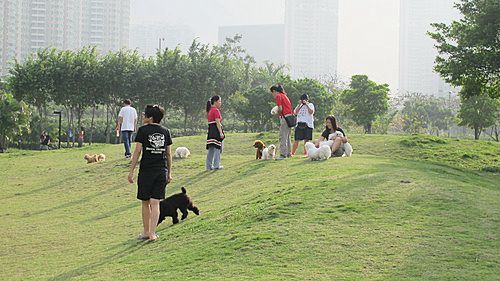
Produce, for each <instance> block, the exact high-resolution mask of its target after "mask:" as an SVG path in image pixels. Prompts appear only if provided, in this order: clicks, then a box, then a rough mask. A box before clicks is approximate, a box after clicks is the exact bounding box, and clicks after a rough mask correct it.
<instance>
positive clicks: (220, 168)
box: [214, 166, 224, 170]
mask: <svg viewBox="0 0 500 281" xmlns="http://www.w3.org/2000/svg"><path fill="white" fill-rule="evenodd" d="M222 169H224V166H219V167H218V168H214V170H222Z"/></svg>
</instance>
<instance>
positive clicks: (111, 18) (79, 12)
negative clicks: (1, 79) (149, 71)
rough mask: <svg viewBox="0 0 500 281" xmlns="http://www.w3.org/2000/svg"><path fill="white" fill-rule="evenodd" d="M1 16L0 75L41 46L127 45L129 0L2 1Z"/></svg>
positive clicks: (104, 50)
mask: <svg viewBox="0 0 500 281" xmlns="http://www.w3.org/2000/svg"><path fill="white" fill-rule="evenodd" d="M0 16H1V17H0V19H1V20H0V28H1V29H0V48H1V49H0V62H1V65H0V76H1V75H5V74H6V73H7V72H8V67H9V62H11V61H12V60H13V59H14V58H16V59H18V60H21V59H23V58H26V57H27V56H29V55H30V54H32V53H34V52H36V51H37V50H39V49H42V48H47V47H55V48H58V49H69V50H75V49H78V48H81V47H83V46H86V45H94V46H96V48H97V50H98V51H99V52H100V53H107V52H109V51H112V50H118V49H120V48H123V47H128V34H129V18H130V0H2V1H0Z"/></svg>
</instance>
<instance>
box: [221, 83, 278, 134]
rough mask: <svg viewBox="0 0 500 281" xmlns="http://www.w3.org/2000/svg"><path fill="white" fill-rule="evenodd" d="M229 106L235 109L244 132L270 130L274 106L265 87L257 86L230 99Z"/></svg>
mask: <svg viewBox="0 0 500 281" xmlns="http://www.w3.org/2000/svg"><path fill="white" fill-rule="evenodd" d="M229 102H230V104H232V105H234V106H235V107H237V109H236V113H237V117H238V118H239V119H240V120H241V121H242V122H243V123H244V124H245V131H246V130H250V131H253V132H256V131H265V130H269V129H271V128H270V126H271V125H272V124H273V118H276V117H275V116H273V115H271V108H273V106H274V101H273V100H272V95H271V94H270V93H269V88H268V87H267V86H257V87H254V88H251V89H249V90H247V91H245V92H243V93H240V92H238V93H236V94H235V95H233V96H232V97H231V98H230V101H229Z"/></svg>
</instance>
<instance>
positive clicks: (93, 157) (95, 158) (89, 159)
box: [83, 154, 106, 164]
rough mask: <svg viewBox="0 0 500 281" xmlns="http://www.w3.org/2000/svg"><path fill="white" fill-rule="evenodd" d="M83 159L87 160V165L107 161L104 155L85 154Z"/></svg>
mask: <svg viewBox="0 0 500 281" xmlns="http://www.w3.org/2000/svg"><path fill="white" fill-rule="evenodd" d="M83 159H85V160H87V164H89V163H96V162H104V161H106V155H104V154H92V155H89V154H85V156H83Z"/></svg>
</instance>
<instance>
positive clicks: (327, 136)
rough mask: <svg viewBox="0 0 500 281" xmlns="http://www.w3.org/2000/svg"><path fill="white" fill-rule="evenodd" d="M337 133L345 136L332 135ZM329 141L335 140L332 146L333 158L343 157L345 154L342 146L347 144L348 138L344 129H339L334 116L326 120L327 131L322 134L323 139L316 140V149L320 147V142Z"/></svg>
mask: <svg viewBox="0 0 500 281" xmlns="http://www.w3.org/2000/svg"><path fill="white" fill-rule="evenodd" d="M335 132H341V133H342V134H343V135H344V136H343V137H334V136H333V135H332V134H333V133H335ZM328 140H333V144H332V146H331V149H332V157H342V155H344V152H345V151H344V147H343V146H342V144H343V143H346V142H347V136H346V134H345V133H344V130H342V128H340V127H337V120H336V119H335V117H334V116H333V115H330V116H327V117H326V118H325V130H324V131H323V133H322V134H321V137H319V139H318V140H316V147H319V144H320V142H322V141H328Z"/></svg>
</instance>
